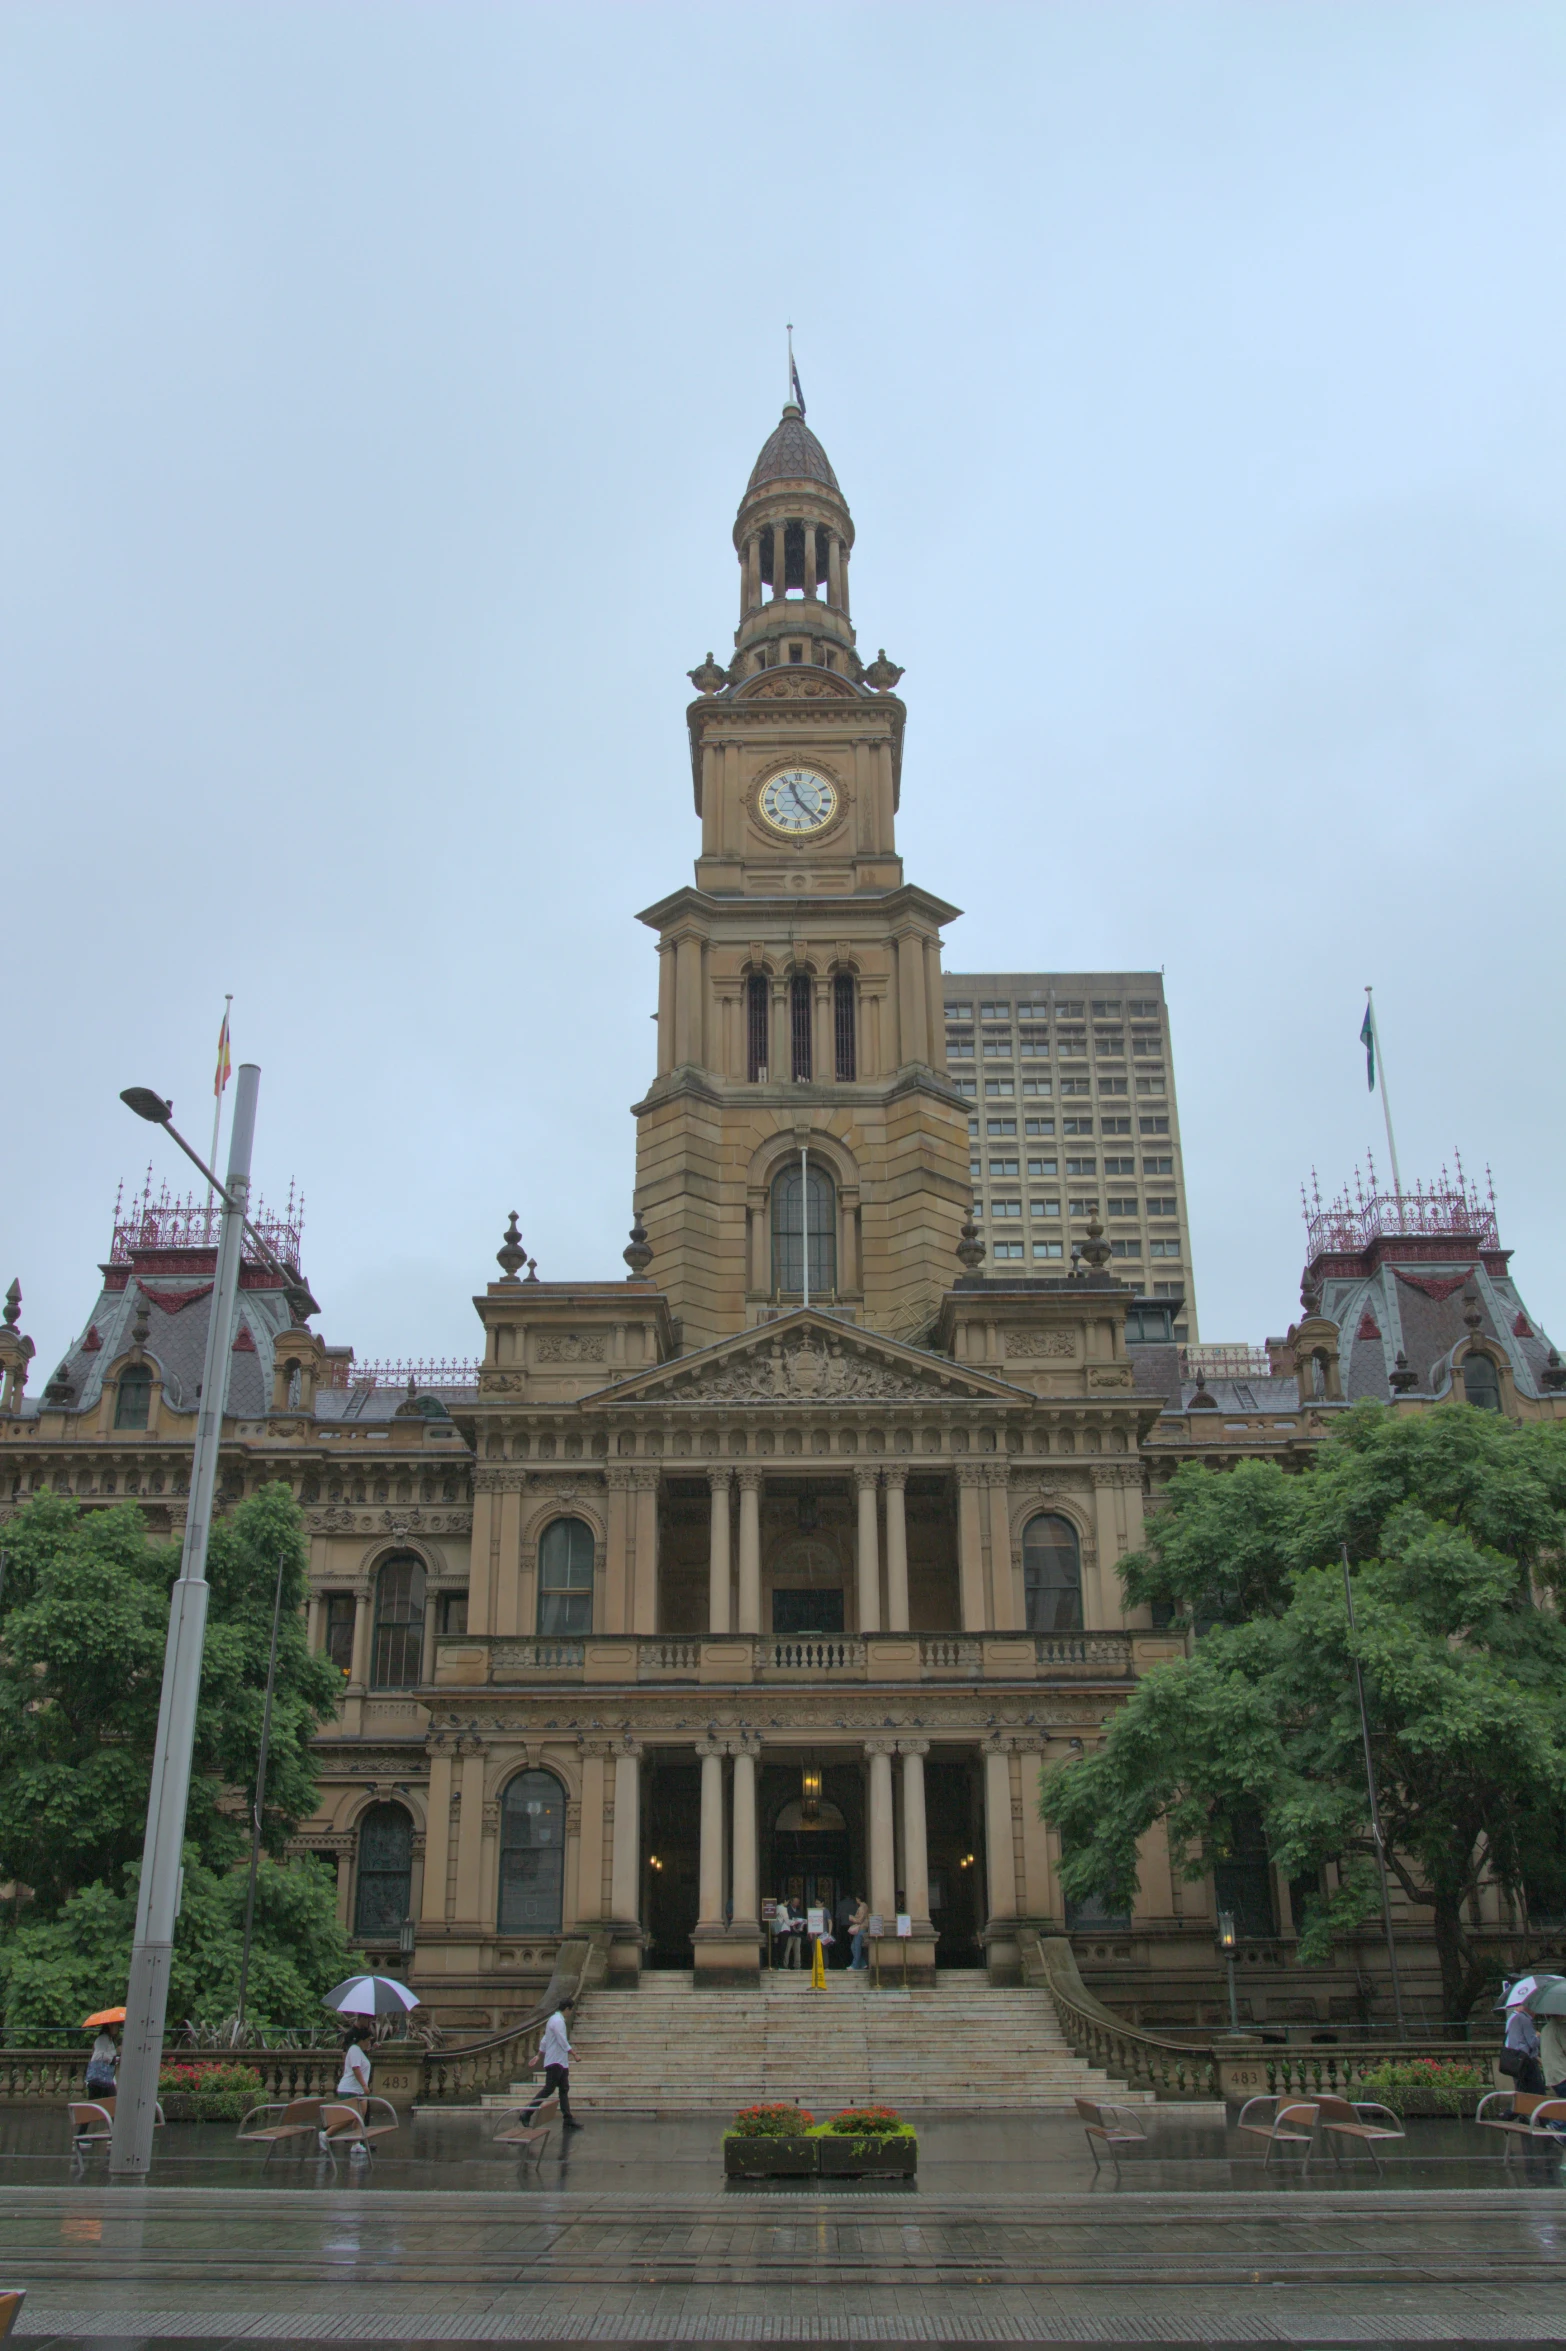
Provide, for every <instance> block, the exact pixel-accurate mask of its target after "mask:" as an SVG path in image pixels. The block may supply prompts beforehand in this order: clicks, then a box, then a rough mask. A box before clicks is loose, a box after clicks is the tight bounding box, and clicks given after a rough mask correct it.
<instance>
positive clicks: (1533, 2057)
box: [1506, 2001, 1546, 2095]
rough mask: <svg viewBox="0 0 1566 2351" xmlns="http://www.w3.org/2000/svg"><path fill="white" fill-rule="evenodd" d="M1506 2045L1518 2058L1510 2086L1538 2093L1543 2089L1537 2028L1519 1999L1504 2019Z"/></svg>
mask: <svg viewBox="0 0 1566 2351" xmlns="http://www.w3.org/2000/svg"><path fill="white" fill-rule="evenodd" d="M1506 2046H1507V2048H1508V2049H1510V2050H1511V2051H1512V2052H1513V2054H1514V2056H1516V2058H1517V2059H1518V2061H1519V2062H1518V2066H1517V2070H1516V2072H1515V2073H1514V2074H1513V2075H1512V2088H1513V2089H1514V2090H1521V2091H1522V2092H1523V2093H1524V2095H1527V2094H1529V2093H1532V2094H1534V2095H1539V2094H1541V2093H1542V2092H1543V2090H1544V2089H1545V2086H1546V2084H1545V2079H1544V2068H1543V2066H1542V2065H1541V2064H1540V2063H1539V2028H1538V2026H1537V2025H1536V2024H1535V2023H1534V2021H1533V2018H1532V2017H1531V2016H1530V2015H1529V2014H1528V2011H1527V2008H1526V2007H1525V2006H1524V2004H1523V2003H1522V2002H1521V2001H1519V2002H1518V2004H1517V2006H1516V2007H1515V2008H1514V2009H1513V2010H1512V2012H1511V2014H1510V2016H1508V2018H1507V2020H1506Z"/></svg>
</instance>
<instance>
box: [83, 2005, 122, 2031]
mask: <svg viewBox="0 0 1566 2351" xmlns="http://www.w3.org/2000/svg"><path fill="white" fill-rule="evenodd" d="M124 2022H125V2011H124V2009H123V2008H100V2009H99V2010H98V2012H97V2014H96V2015H95V2016H84V2017H83V2018H82V2031H83V2032H84V2033H85V2032H87V2031H89V2030H90V2029H91V2027H92V2026H93V2025H95V2024H123V2023H124Z"/></svg>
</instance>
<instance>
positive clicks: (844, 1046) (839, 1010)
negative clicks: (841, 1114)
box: [832, 971, 859, 1086]
mask: <svg viewBox="0 0 1566 2351" xmlns="http://www.w3.org/2000/svg"><path fill="white" fill-rule="evenodd" d="M832 1041H833V1045H834V1047H835V1048H836V1054H837V1081H838V1084H839V1085H840V1086H851V1085H852V1084H853V1082H854V1079H855V1078H856V1077H857V1076H858V1074H859V1042H858V1037H857V1035H856V1033H855V1026H854V975H853V973H852V972H851V971H840V972H839V973H838V975H837V977H836V979H835V980H834V981H833V982H832Z"/></svg>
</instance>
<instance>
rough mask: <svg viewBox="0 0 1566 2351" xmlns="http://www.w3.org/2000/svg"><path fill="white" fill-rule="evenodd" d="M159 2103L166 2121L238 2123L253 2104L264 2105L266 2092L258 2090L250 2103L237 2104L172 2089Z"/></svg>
mask: <svg viewBox="0 0 1566 2351" xmlns="http://www.w3.org/2000/svg"><path fill="white" fill-rule="evenodd" d="M158 2103H159V2105H160V2106H161V2107H162V2109H163V2119H164V2121H165V2122H234V2123H237V2122H240V2121H242V2120H243V2118H244V2117H245V2116H246V2115H247V2114H248V2113H249V2112H250V2108H251V2106H261V2105H264V2103H265V2098H264V2094H263V2093H262V2092H260V2091H258V2092H257V2093H256V2095H255V2097H254V2098H252V2099H251V2100H250V2103H249V2105H246V2106H235V2105H231V2104H230V2103H228V2102H227V2101H226V2100H225V2101H223V2102H221V2103H219V2102H217V2101H210V2100H208V2099H205V2098H193V2097H192V2096H191V2095H190V2092H189V2091H188V2090H171V2091H170V2092H169V2094H168V2096H167V2097H166V2098H160V2099H159V2100H158Z"/></svg>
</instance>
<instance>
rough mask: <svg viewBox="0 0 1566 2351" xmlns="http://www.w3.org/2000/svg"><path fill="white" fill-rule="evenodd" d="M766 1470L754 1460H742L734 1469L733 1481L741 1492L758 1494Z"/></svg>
mask: <svg viewBox="0 0 1566 2351" xmlns="http://www.w3.org/2000/svg"><path fill="white" fill-rule="evenodd" d="M766 1474H767V1473H766V1471H765V1470H764V1469H762V1468H760V1467H759V1466H758V1465H757V1464H756V1463H754V1462H742V1463H741V1464H740V1465H739V1467H738V1468H737V1469H736V1470H735V1472H734V1476H735V1481H736V1483H737V1484H738V1486H739V1489H740V1492H741V1493H742V1494H747V1493H748V1494H759V1493H760V1491H761V1483H762V1480H763V1478H764V1477H765V1476H766Z"/></svg>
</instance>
